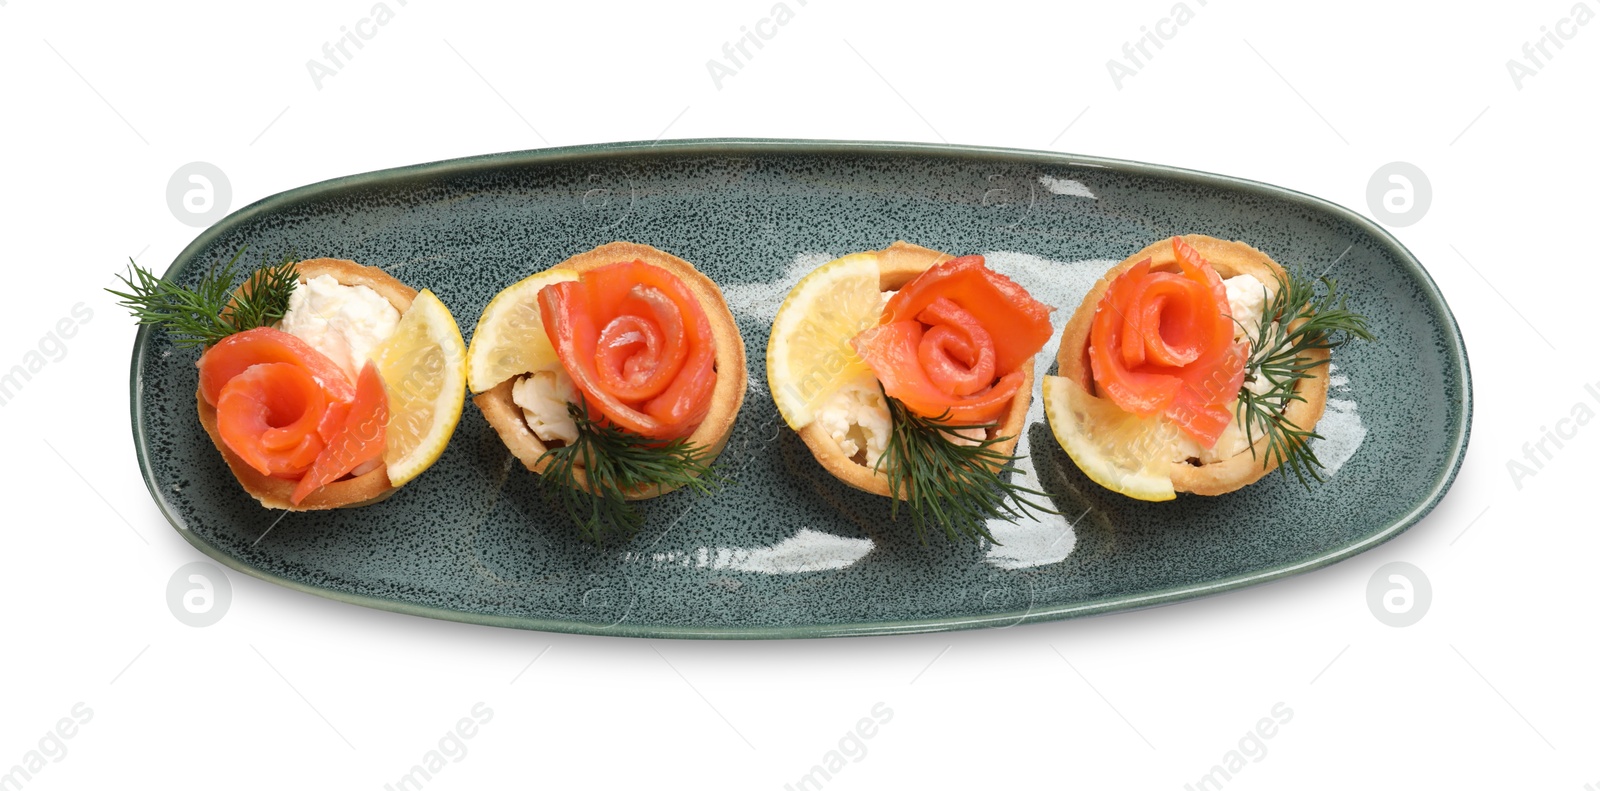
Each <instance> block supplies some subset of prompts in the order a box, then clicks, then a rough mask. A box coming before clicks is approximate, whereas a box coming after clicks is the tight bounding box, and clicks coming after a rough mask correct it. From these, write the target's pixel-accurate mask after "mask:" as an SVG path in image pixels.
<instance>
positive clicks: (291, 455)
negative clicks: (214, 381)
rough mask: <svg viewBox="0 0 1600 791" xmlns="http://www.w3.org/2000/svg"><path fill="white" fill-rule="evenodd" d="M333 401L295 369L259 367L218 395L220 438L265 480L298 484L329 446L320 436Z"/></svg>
mask: <svg viewBox="0 0 1600 791" xmlns="http://www.w3.org/2000/svg"><path fill="white" fill-rule="evenodd" d="M327 411H328V395H327V393H326V392H325V391H324V390H323V389H322V385H320V384H319V383H318V382H317V380H316V379H314V378H313V377H312V375H311V373H310V372H308V371H307V370H306V369H305V368H303V367H301V366H299V365H297V364H295V363H259V364H257V365H252V366H250V367H249V368H246V369H244V370H243V371H241V372H239V374H238V375H237V376H233V377H231V378H230V379H228V382H227V384H225V385H223V386H222V390H221V392H220V393H218V395H217V432H218V433H219V434H220V435H221V436H222V441H223V442H224V443H225V444H227V446H228V448H229V449H231V450H232V451H233V452H234V453H236V454H238V455H239V458H241V459H244V461H245V463H246V464H249V465H250V466H251V467H253V468H255V470H256V471H257V472H259V473H261V474H262V475H274V476H277V477H280V478H291V479H292V478H297V477H299V476H300V475H301V474H302V473H304V472H305V471H306V470H307V469H309V468H310V467H311V464H312V462H314V461H315V460H316V458H317V456H318V454H320V453H321V452H322V449H323V447H324V446H325V445H326V442H325V441H324V440H323V438H322V434H321V433H320V432H319V430H318V429H319V426H320V425H321V423H322V421H323V419H324V417H325V416H326V413H327Z"/></svg>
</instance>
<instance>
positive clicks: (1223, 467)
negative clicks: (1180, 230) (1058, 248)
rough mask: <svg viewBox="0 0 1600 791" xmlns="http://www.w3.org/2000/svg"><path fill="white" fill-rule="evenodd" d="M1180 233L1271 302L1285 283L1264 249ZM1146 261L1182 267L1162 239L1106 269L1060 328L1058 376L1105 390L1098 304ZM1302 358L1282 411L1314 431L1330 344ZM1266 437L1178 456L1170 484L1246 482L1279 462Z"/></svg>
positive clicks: (1193, 489)
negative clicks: (1099, 373) (1094, 336)
mask: <svg viewBox="0 0 1600 791" xmlns="http://www.w3.org/2000/svg"><path fill="white" fill-rule="evenodd" d="M1179 238H1181V239H1182V240H1183V242H1185V243H1187V244H1188V245H1189V246H1190V247H1192V248H1193V249H1194V250H1195V251H1197V252H1198V253H1199V254H1200V255H1201V256H1202V257H1203V258H1204V259H1205V260H1206V261H1207V262H1209V263H1210V264H1211V266H1212V267H1213V268H1214V269H1215V270H1216V273H1217V275H1218V276H1220V277H1221V278H1223V279H1227V278H1230V277H1234V276H1236V275H1250V276H1252V277H1254V278H1255V279H1256V280H1258V281H1260V282H1261V283H1262V284H1263V285H1264V286H1265V287H1266V289H1267V292H1268V298H1267V302H1268V303H1269V304H1270V303H1271V301H1272V300H1271V297H1272V296H1273V295H1274V294H1276V292H1277V289H1278V288H1280V287H1281V284H1282V283H1284V282H1286V279H1287V273H1286V272H1285V270H1284V268H1283V267H1282V266H1281V265H1279V264H1278V263H1277V262H1276V261H1274V260H1272V258H1271V257H1270V256H1268V255H1267V254H1266V253H1263V252H1261V251H1260V250H1257V249H1255V248H1254V247H1251V246H1250V245H1248V244H1245V243H1243V242H1238V241H1226V240H1222V239H1216V238H1213V237H1210V236H1203V235H1199V234H1190V235H1187V236H1183V237H1179ZM1145 261H1149V263H1150V271H1152V272H1175V271H1178V269H1179V265H1178V261H1177V255H1176V253H1175V252H1174V244H1173V242H1172V240H1171V239H1162V240H1161V241H1158V242H1155V243H1153V244H1151V245H1150V246H1148V247H1146V248H1144V249H1143V250H1140V251H1139V252H1137V253H1134V254H1133V255H1131V256H1129V257H1128V258H1127V259H1125V260H1123V261H1122V262H1121V263H1119V264H1117V265H1116V266H1115V267H1112V268H1111V270H1110V271H1108V272H1106V274H1105V275H1104V276H1103V277H1102V278H1101V279H1100V281H1099V282H1098V283H1096V284H1095V287H1094V288H1093V289H1091V290H1090V291H1089V293H1088V295H1086V296H1085V297H1084V298H1083V302H1082V303H1081V304H1080V305H1079V306H1078V308H1077V310H1076V311H1075V312H1074V313H1073V314H1072V318H1071V319H1070V320H1069V321H1068V322H1067V325H1066V327H1065V329H1064V330H1063V331H1062V334H1061V347H1060V349H1059V351H1058V352H1057V354H1056V361H1057V363H1058V365H1059V371H1060V375H1061V376H1062V377H1065V378H1068V379H1071V380H1072V381H1074V382H1076V383H1077V384H1078V385H1080V386H1082V387H1083V388H1084V389H1085V390H1086V391H1088V392H1089V393H1090V394H1091V395H1097V396H1098V395H1103V393H1102V392H1101V390H1100V389H1099V388H1098V387H1097V383H1096V382H1095V377H1094V371H1093V366H1092V365H1091V363H1090V334H1091V327H1092V324H1093V322H1094V320H1095V314H1096V309H1097V308H1098V307H1099V305H1100V304H1101V299H1102V298H1103V297H1104V296H1105V295H1106V292H1107V291H1108V290H1109V289H1110V288H1111V284H1112V282H1113V281H1114V280H1116V279H1117V277H1119V276H1120V275H1122V274H1124V273H1126V272H1128V271H1129V270H1130V269H1132V268H1133V267H1135V266H1136V265H1138V264H1140V263H1142V262H1145ZM1267 320H1270V317H1268V319H1267ZM1302 357H1303V358H1305V359H1306V360H1307V361H1308V362H1310V363H1312V365H1311V366H1310V367H1309V368H1308V370H1307V374H1308V375H1307V376H1306V377H1305V378H1303V379H1300V380H1299V381H1297V382H1296V383H1295V384H1294V392H1295V394H1296V395H1297V396H1299V399H1298V400H1289V401H1288V403H1287V405H1286V406H1285V407H1284V409H1283V410H1282V412H1281V414H1282V416H1283V418H1284V419H1286V420H1288V421H1289V422H1291V423H1293V424H1294V425H1295V426H1296V427H1298V428H1300V429H1302V430H1305V431H1311V430H1314V428H1315V426H1316V424H1317V422H1318V421H1319V420H1320V419H1321V418H1322V412H1323V409H1324V407H1325V405H1326V403H1327V394H1328V374H1327V361H1328V359H1329V354H1328V351H1327V350H1326V349H1321V348H1313V349H1309V350H1307V351H1306V352H1305V353H1304V354H1303V355H1302ZM1268 441H1269V440H1268V437H1267V436H1266V435H1264V434H1261V435H1257V438H1256V440H1255V442H1254V443H1253V444H1251V445H1248V446H1246V447H1245V448H1244V449H1243V450H1241V451H1239V452H1238V453H1235V454H1233V455H1232V456H1229V457H1227V458H1224V459H1217V460H1214V461H1210V462H1207V463H1201V462H1200V460H1199V459H1198V458H1193V457H1191V458H1189V459H1187V460H1182V461H1174V462H1172V463H1171V465H1170V473H1171V478H1172V487H1173V489H1174V490H1175V491H1179V492H1188V493H1191V494H1198V495H1221V494H1226V493H1228V492H1233V491H1237V490H1238V489H1241V488H1243V487H1245V486H1248V485H1249V484H1251V483H1254V482H1256V481H1257V480H1260V479H1261V478H1262V477H1263V476H1265V475H1266V474H1267V473H1269V472H1272V471H1273V470H1274V469H1276V468H1277V467H1278V461H1279V460H1278V458H1277V457H1276V456H1275V455H1274V454H1271V453H1268Z"/></svg>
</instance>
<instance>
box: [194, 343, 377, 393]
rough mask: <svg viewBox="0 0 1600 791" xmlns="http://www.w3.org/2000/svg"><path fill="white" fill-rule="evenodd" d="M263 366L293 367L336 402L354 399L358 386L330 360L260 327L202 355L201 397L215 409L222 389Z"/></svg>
mask: <svg viewBox="0 0 1600 791" xmlns="http://www.w3.org/2000/svg"><path fill="white" fill-rule="evenodd" d="M260 363H294V364H295V365H298V366H300V367H301V368H304V369H305V370H306V372H307V373H309V374H310V375H311V377H312V378H313V379H315V380H316V381H317V383H318V384H320V385H322V387H323V388H324V389H325V390H327V392H328V396H329V398H330V399H331V400H333V401H349V400H350V399H352V398H354V397H355V394H356V392H355V386H354V385H353V384H352V383H351V382H350V379H349V378H348V377H346V376H345V373H344V370H343V369H342V368H340V367H339V365H338V364H337V363H335V362H334V361H333V360H330V359H328V356H327V355H325V354H323V353H322V352H319V351H317V350H316V349H315V348H313V347H312V346H311V344H309V343H306V342H305V341H303V340H300V339H299V338H296V337H295V336H293V335H290V334H289V333H287V332H284V331H283V330H279V329H274V328H272V327H257V328H256V329H253V330H245V331H244V332H237V333H234V334H232V335H229V336H228V337H226V338H223V339H222V340H220V341H217V343H216V345H214V346H212V347H211V348H209V349H207V350H206V352H205V354H202V355H200V361H199V363H198V365H199V367H200V395H201V396H203V397H204V398H205V400H206V403H208V404H211V405H212V406H216V403H217V397H218V396H219V395H221V393H222V388H223V386H224V385H226V384H227V383H228V381H229V380H231V379H233V377H235V376H238V375H239V374H240V373H241V372H243V371H244V369H246V368H249V367H250V366H252V365H257V364H260Z"/></svg>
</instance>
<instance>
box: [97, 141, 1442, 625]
mask: <svg viewBox="0 0 1600 791" xmlns="http://www.w3.org/2000/svg"><path fill="white" fill-rule="evenodd" d="M645 153H650V154H677V155H708V156H729V155H737V154H740V153H748V154H790V155H793V154H809V155H845V154H894V155H913V156H945V157H953V158H963V159H968V160H971V159H974V158H977V159H992V160H997V161H1006V162H1013V163H1026V164H1035V165H1055V166H1068V167H1094V168H1101V169H1105V170H1110V171H1113V172H1119V173H1124V174H1131V175H1137V176H1146V177H1157V178H1162V179H1169V180H1178V181H1182V182H1188V183H1192V184H1199V185H1203V186H1208V187H1224V188H1231V189H1235V190H1239V191H1243V192H1248V193H1256V194H1263V195H1266V196H1270V197H1273V198H1277V199H1280V200H1287V201H1289V202H1290V203H1293V204H1297V205H1299V206H1302V207H1305V208H1308V209H1312V210H1315V211H1318V212H1322V213H1326V214H1329V215H1331V216H1334V217H1336V218H1338V219H1341V220H1344V221H1345V222H1348V223H1350V224H1351V225H1354V226H1355V227H1356V228H1358V229H1359V230H1361V231H1364V232H1365V233H1367V234H1368V236H1370V237H1371V238H1372V239H1374V240H1375V241H1376V242H1377V243H1379V244H1380V245H1382V246H1383V247H1385V248H1386V249H1387V252H1389V253H1390V254H1391V255H1392V256H1393V257H1394V258H1395V259H1396V260H1397V261H1399V262H1400V263H1401V264H1402V265H1404V266H1406V267H1408V268H1409V269H1410V270H1411V274H1413V275H1417V276H1419V277H1417V280H1418V281H1419V282H1420V283H1421V284H1422V286H1423V294H1424V297H1425V298H1426V300H1427V301H1428V302H1429V303H1430V304H1431V305H1432V306H1433V308H1434V309H1435V311H1436V312H1437V314H1438V315H1441V316H1443V318H1444V319H1445V322H1446V326H1447V328H1448V329H1449V330H1450V332H1448V333H1446V334H1447V335H1448V343H1447V344H1446V348H1445V350H1446V353H1447V356H1448V357H1449V361H1448V364H1449V365H1450V367H1451V368H1453V369H1454V370H1455V371H1456V374H1457V377H1456V378H1457V380H1458V388H1459V392H1458V393H1454V394H1450V395H1451V396H1457V397H1459V401H1460V403H1461V412H1460V420H1459V421H1458V422H1457V424H1456V426H1455V427H1454V429H1455V431H1454V434H1455V435H1454V437H1452V439H1451V444H1450V449H1449V461H1448V462H1447V463H1446V465H1445V470H1444V471H1443V473H1442V474H1441V475H1440V476H1439V477H1438V478H1437V479H1435V480H1434V481H1433V484H1432V486H1431V487H1429V488H1428V490H1427V494H1426V496H1425V497H1424V498H1423V499H1422V500H1420V501H1418V502H1417V503H1416V504H1415V505H1414V506H1413V507H1412V508H1411V510H1410V511H1408V512H1407V513H1406V514H1405V515H1403V516H1401V517H1399V518H1398V519H1395V520H1393V521H1391V522H1390V523H1389V524H1387V525H1385V526H1383V527H1382V528H1380V529H1378V530H1376V531H1375V532H1373V533H1371V534H1369V535H1367V536H1366V537H1364V538H1362V539H1361V540H1359V541H1356V542H1354V543H1351V544H1348V545H1345V546H1341V547H1338V548H1336V549H1333V550H1329V551H1327V552H1324V553H1322V554H1320V555H1316V556H1314V557H1311V558H1307V559H1305V560H1301V561H1298V562H1293V563H1287V564H1283V565H1280V566H1274V567H1271V568H1267V569H1260V570H1257V571H1254V572H1249V573H1245V574H1238V575H1234V576H1231V577H1227V578H1224V579H1221V580H1214V581H1211V582H1205V583H1197V584H1191V585H1177V586H1172V587H1169V588H1163V589H1160V590H1156V591H1147V592H1144V593H1139V594H1124V595H1116V596H1107V597H1102V598H1099V599H1093V600H1090V601H1086V602H1076V603H1070V604H1060V605H1053V606H1050V607H1043V608H1037V609H1036V608H1034V607H1032V606H1031V605H1030V606H1029V607H1028V608H1027V609H1024V610H1013V611H1010V612H1003V613H990V614H985V615H970V616H944V617H936V618H922V619H909V620H889V621H863V622H853V623H840V624H795V625H788V626H675V625H649V624H630V623H627V622H626V615H624V618H623V620H622V621H620V622H617V623H613V624H611V625H609V626H607V625H601V624H598V623H591V622H585V621H570V620H562V619H551V618H524V617H514V616H507V615H496V614H489V613H473V612H466V611H462V610H452V609H449V608H444V607H435V606H431V605H423V604H417V603H414V602H408V601H402V600H398V599H389V598H385V597H382V596H373V595H369V594H361V593H350V592H346V591H337V590H332V589H328V588H322V587H318V586H315V585H309V584H306V583H303V582H299V581H297V580H293V579H289V578H287V577H283V576H280V575H278V574H273V573H271V572H267V571H264V570H262V569H260V568H257V567H255V566H252V565H250V564H248V563H245V562H244V561H242V560H240V559H238V558H234V557H233V556H231V555H228V554H227V553H226V552H224V551H223V550H222V549H220V548H219V547H217V546H215V545H213V544H211V543H209V542H206V541H204V540H202V539H200V538H199V537H198V536H196V535H195V533H194V531H192V530H190V529H189V528H188V527H187V526H186V525H185V524H184V522H183V520H182V519H181V518H180V517H179V516H178V514H177V513H176V511H175V509H174V508H173V507H172V506H171V505H170V504H169V503H168V501H167V500H166V498H165V497H164V496H163V494H162V492H161V491H160V489H159V487H158V486H157V484H156V482H155V479H154V475H153V472H152V467H151V461H150V448H149V447H148V445H147V444H146V443H145V440H144V428H145V425H146V423H145V412H144V409H143V406H142V404H141V403H140V398H139V394H140V391H141V389H142V387H141V385H142V382H143V373H144V366H143V360H144V358H145V350H146V348H147V346H148V344H149V342H150V335H151V332H152V329H153V328H152V327H150V326H148V325H145V326H140V327H139V329H138V333H137V335H136V336H135V338H134V343H133V350H132V360H131V364H130V370H129V411H130V413H131V415H130V416H131V418H132V420H131V427H132V430H133V443H134V452H135V455H136V456H137V458H138V462H139V472H140V476H141V477H142V478H144V483H145V488H146V489H147V490H149V492H150V496H151V499H152V500H154V501H155V504H156V507H157V509H158V510H160V511H161V514H162V516H164V517H165V518H166V520H167V522H168V523H169V524H171V525H172V527H173V529H175V530H176V531H177V532H178V534H179V535H182V536H183V537H184V539H185V540H186V541H188V542H189V543H190V544H191V545H193V546H194V547H195V548H197V549H199V550H200V551H201V552H202V553H204V554H205V555H207V556H209V557H210V558H212V559H213V560H216V561H217V562H219V563H222V564H223V565H224V566H226V567H228V568H230V569H232V570H234V571H237V572H240V573H243V574H247V575H249V576H252V577H255V578H257V579H262V580H266V581H268V582H272V583H275V584H278V585H281V586H283V587H286V588H289V589H291V590H297V591H301V592H304V593H310V594H313V595H316V596H321V597H323V598H327V599H332V600H334V601H341V602H345V603H348V604H356V605H360V606H364V607H370V608H374V609H379V610H386V611H389V612H398V613H404V614H407V615H418V616H423V617H428V618H435V619H439V620H446V621H456V622H461V623H471V624H478V625H483V626H499V627H508V628H518V629H527V630H536V631H544V632H556V633H567V634H587V635H610V636H621V637H653V638H678V639H784V638H816V637H852V636H868V635H887V634H914V633H920V632H940V631H957V630H966V629H977V628H983V627H1005V626H1015V625H1017V624H1024V623H1041V622H1048V621H1057V620H1064V619H1069V618H1077V617H1083V616H1088V615H1100V614H1106V613H1112V612H1122V611H1128V610H1137V609H1146V608H1150V607H1157V606H1162V605H1167V604H1176V603H1178V602H1181V601H1188V600H1191V599H1197V598H1201V597H1205V596H1214V595H1217V594H1221V593H1226V592H1229V591H1234V590H1238V589H1240V588H1245V587H1250V586H1253V585H1259V584H1263V583H1267V582H1273V581H1277V580H1281V579H1285V578H1287V577H1292V576H1295V575H1298V574H1303V573H1305V572H1308V571H1313V570H1315V569H1319V568H1322V567H1325V566H1328V565H1332V564H1334V563H1337V562H1339V561H1342V560H1346V559H1349V558H1351V557H1354V556H1356V555H1359V554H1361V553H1362V552H1365V551H1367V550H1369V549H1372V548H1373V547H1376V546H1378V545H1379V544H1382V543H1384V542H1386V541H1389V540H1390V539H1393V538H1394V537H1395V536H1397V535H1399V534H1401V533H1403V532H1405V531H1406V530H1407V529H1408V528H1410V527H1411V526H1412V525H1414V524H1416V523H1417V522H1418V521H1420V520H1421V519H1422V518H1423V517H1425V516H1427V515H1428V513H1429V512H1431V511H1432V510H1433V509H1434V508H1435V507H1436V506H1437V505H1438V504H1439V502H1440V500H1442V499H1443V498H1444V495H1445V494H1446V493H1447V492H1448V491H1449V489H1450V487H1451V485H1452V484H1453V483H1454V482H1455V478H1456V475H1457V474H1458V473H1459V472H1460V469H1461V465H1462V463H1463V461H1464V459H1465V457H1466V451H1467V445H1468V442H1469V439H1470V437H1471V434H1472V414H1473V402H1472V367H1471V362H1470V360H1469V358H1468V355H1467V347H1466V339H1465V337H1464V336H1463V335H1462V332H1461V326H1460V324H1459V323H1458V322H1457V321H1456V318H1455V314H1454V313H1453V312H1452V311H1451V310H1450V305H1449V303H1448V302H1446V301H1445V299H1444V294H1443V293H1442V292H1441V291H1440V290H1439V286H1438V283H1436V282H1435V281H1434V279H1433V276H1432V275H1431V274H1429V273H1428V270H1427V268H1426V267H1424V266H1423V265H1422V263H1421V262H1420V261H1419V260H1417V257H1416V256H1415V255H1413V254H1412V253H1411V251H1410V250H1408V249H1407V248H1406V247H1405V245H1403V244H1401V243H1400V241H1399V240H1398V239H1396V238H1395V237H1394V235H1393V234H1391V233H1389V231H1388V229H1386V228H1384V227H1383V226H1381V225H1379V224H1378V223H1376V222H1374V221H1372V220H1371V219H1368V218H1367V217H1365V216H1363V215H1361V214H1358V213H1356V212H1355V211H1353V210H1351V209H1349V208H1346V207H1345V206H1342V205H1340V204H1337V203H1334V202H1332V201H1329V200H1326V199H1323V198H1318V197H1316V196H1313V195H1310V194H1307V193H1303V192H1300V191H1297V190H1293V189H1290V188H1287V187H1280V186H1277V185H1274V184H1268V183H1266V182H1260V181H1254V180H1251V179H1245V178H1240V177H1237V176H1227V175H1222V174H1218V173H1210V172H1206V171H1201V170H1193V169H1188V168H1181V167H1174V166H1170V165H1158V164H1151V163H1147V162H1140V161H1135V160H1125V159H1114V158H1110V157H1099V156H1088V155H1081V154H1072V153H1065V152H1055V151H1040V150H1035V149H1020V148H1004V147H996V146H970V145H959V144H952V143H922V142H897V141H864V140H862V141H857V140H818V139H786V138H744V137H730V138H690V139H683V140H668V141H642V140H640V141H623V142H610V143H590V144H584V145H576V146H561V147H553V148H537V149H527V150H521V151H505V152H499V153H491V154H479V155H475V156H469V157H460V158H455V159H446V160H436V161H432V162H423V163H418V164H413V165H402V166H399V167H392V168H384V169H381V170H374V171H368V172H365V173H356V174H352V175H348V176H340V177H337V178H332V179H326V180H323V181H318V182H314V183H311V184H307V185H304V186H300V187H295V188H292V189H289V190H285V191H282V192H278V193H275V194H272V195H269V196H267V197H265V198H262V199H260V200H257V201H255V202H253V203H251V204H249V205H247V206H245V207H243V208H240V209H238V210H235V211H234V212H231V213H229V214H228V215H227V216H226V217H223V218H222V219H221V220H218V221H217V222H215V223H213V224H212V225H211V226H210V227H208V228H206V229H205V230H204V231H202V232H201V233H200V234H199V235H198V236H196V237H195V238H194V240H193V241H191V242H190V243H189V244H188V245H187V246H185V247H184V248H183V250H182V251H181V252H179V253H178V255H177V256H176V257H175V258H174V259H173V260H172V263H171V264H169V265H168V266H167V269H166V271H164V272H163V273H162V278H163V279H166V278H168V277H170V276H171V275H172V274H174V273H175V272H176V271H177V270H178V269H179V268H180V267H181V266H185V265H188V264H190V263H192V262H193V261H194V260H195V256H196V255H197V254H198V253H199V251H200V250H202V249H204V248H205V247H207V246H208V245H210V244H211V243H212V242H213V241H214V240H215V239H217V238H218V237H220V236H222V235H223V234H224V233H228V232H230V231H231V230H232V229H233V228H235V227H237V226H238V225H240V224H242V223H245V222H247V221H249V220H250V219H252V218H254V217H256V216H257V215H260V214H264V213H268V212H272V211H276V210H277V209H278V208H279V207H281V206H283V205H285V204H292V203H296V202H299V201H301V200H303V199H305V198H309V197H313V196H319V195H323V194H327V193H330V192H337V191H341V190H345V189H349V188H353V187H360V186H363V185H368V184H372V183H374V182H380V181H389V180H393V179H397V178H418V177H423V178H439V177H445V176H450V175H456V174H464V173H468V172H474V171H482V170H485V169H492V168H494V167H499V166H504V165H513V164H515V165H538V164H556V163H562V162H569V161H576V160H583V159H591V158H613V157H616V158H627V157H628V156H630V155H638V154H645Z"/></svg>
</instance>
